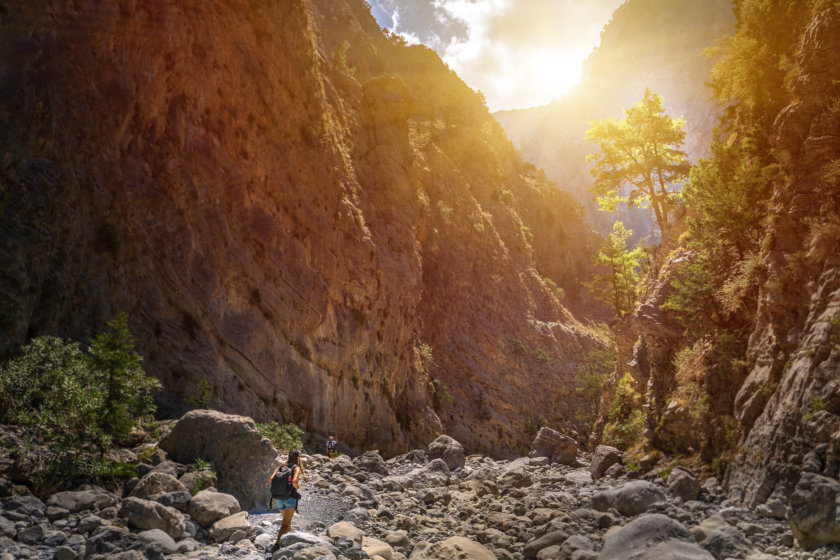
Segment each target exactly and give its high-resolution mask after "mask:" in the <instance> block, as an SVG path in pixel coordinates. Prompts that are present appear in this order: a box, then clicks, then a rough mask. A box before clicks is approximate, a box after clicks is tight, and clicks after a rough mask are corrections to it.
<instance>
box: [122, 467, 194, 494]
mask: <svg viewBox="0 0 840 560" xmlns="http://www.w3.org/2000/svg"><path fill="white" fill-rule="evenodd" d="M186 490H187V488H186V487H185V486H184V485H183V484H182V483H181V482H180V481H179V480H178V479H177V478H175V477H174V476H173V475H171V474H169V473H167V472H162V471H152V472H150V473H149V474H147V475H146V476H144V477H143V478H141V479H140V482H138V483H137V485H136V486H135V487H134V488H133V489H132V490H131V494H129V495H130V496H132V497H134V498H151V497H154V496H159V495H160V494H166V493H167V492H185V491H186Z"/></svg>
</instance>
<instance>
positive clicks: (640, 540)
mask: <svg viewBox="0 0 840 560" xmlns="http://www.w3.org/2000/svg"><path fill="white" fill-rule="evenodd" d="M598 560H715V557H714V556H712V555H711V554H710V553H709V552H708V551H706V550H703V549H702V548H700V547H699V546H698V545H697V543H695V542H694V539H693V538H692V537H691V533H690V532H689V531H688V529H686V528H685V526H683V525H682V524H681V523H679V522H678V521H674V520H673V519H671V518H670V517H668V516H665V515H662V514H659V513H653V514H649V515H643V516H641V517H638V518H636V519H634V520H633V521H631V522H630V523H628V524H627V525H625V526H624V527H622V528H621V529H618V530H617V531H615V532H613V533H610V534H609V536H607V538H606V540H605V541H604V548H603V549H601V555H600V556H599V557H598Z"/></svg>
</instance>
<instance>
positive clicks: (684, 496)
mask: <svg viewBox="0 0 840 560" xmlns="http://www.w3.org/2000/svg"><path fill="white" fill-rule="evenodd" d="M665 486H666V487H667V488H668V491H669V492H670V493H671V495H672V496H675V497H677V498H680V499H681V500H682V501H684V502H688V501H690V500H696V499H697V496H698V495H699V494H700V482H699V481H698V480H697V479H696V478H694V477H693V476H692V475H691V473H689V472H688V471H686V470H684V469H681V468H679V467H675V468H674V469H672V470H671V472H670V474H669V475H668V481H667V482H666V483H665Z"/></svg>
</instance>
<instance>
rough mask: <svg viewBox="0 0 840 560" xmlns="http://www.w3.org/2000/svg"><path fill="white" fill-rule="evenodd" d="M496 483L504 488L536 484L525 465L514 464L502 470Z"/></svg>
mask: <svg viewBox="0 0 840 560" xmlns="http://www.w3.org/2000/svg"><path fill="white" fill-rule="evenodd" d="M496 484H497V485H498V486H499V487H500V488H503V489H510V488H525V487H527V486H531V485H532V484H534V479H533V478H531V475H529V474H528V473H527V472H525V469H524V468H523V467H517V466H514V467H509V468H507V469H505V470H504V471H502V473H501V474H500V475H499V477H498V478H497V479H496Z"/></svg>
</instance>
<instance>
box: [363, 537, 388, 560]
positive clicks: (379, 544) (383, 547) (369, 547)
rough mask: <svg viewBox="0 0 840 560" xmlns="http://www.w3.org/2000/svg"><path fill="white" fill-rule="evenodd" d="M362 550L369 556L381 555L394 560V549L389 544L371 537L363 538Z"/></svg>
mask: <svg viewBox="0 0 840 560" xmlns="http://www.w3.org/2000/svg"><path fill="white" fill-rule="evenodd" d="M362 550H364V551H365V552H367V553H368V556H370V557H374V556H381V557H382V558H384V559H385V560H394V549H393V548H392V547H391V545H390V544H388V543H386V542H383V541H380V540H379V539H374V538H373V537H365V538H364V540H363V541H362Z"/></svg>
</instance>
